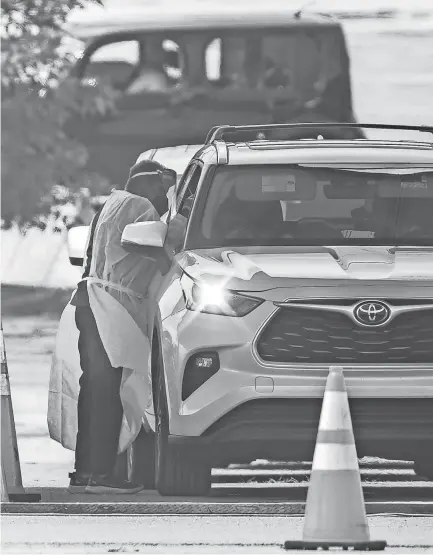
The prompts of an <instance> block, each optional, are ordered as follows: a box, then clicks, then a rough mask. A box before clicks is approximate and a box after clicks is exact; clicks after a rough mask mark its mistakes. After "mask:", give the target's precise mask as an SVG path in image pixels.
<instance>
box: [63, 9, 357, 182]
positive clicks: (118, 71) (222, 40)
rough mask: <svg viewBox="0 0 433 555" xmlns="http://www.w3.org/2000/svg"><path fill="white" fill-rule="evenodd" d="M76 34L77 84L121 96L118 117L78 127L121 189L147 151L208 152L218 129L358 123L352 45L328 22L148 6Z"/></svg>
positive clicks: (269, 12)
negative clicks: (186, 148) (197, 147)
mask: <svg viewBox="0 0 433 555" xmlns="http://www.w3.org/2000/svg"><path fill="white" fill-rule="evenodd" d="M69 31H70V32H71V34H72V35H74V37H75V38H78V39H80V40H82V41H84V44H83V54H82V56H81V57H80V59H79V61H78V63H77V65H76V68H75V73H76V76H77V77H79V78H80V79H84V80H85V82H87V83H88V84H89V85H90V86H92V85H94V84H95V83H97V82H106V83H108V84H110V85H111V86H112V87H114V88H115V89H117V91H118V92H119V98H118V100H117V113H116V114H115V115H111V116H107V117H101V118H100V119H99V120H98V121H94V120H86V121H77V120H75V121H74V122H71V124H70V131H71V132H72V134H73V135H74V136H76V137H77V138H79V139H80V140H81V142H83V143H84V144H85V145H86V146H88V148H89V150H90V161H89V169H91V170H94V171H98V172H100V173H102V174H104V175H105V176H107V177H109V178H110V179H111V180H112V182H113V183H114V184H118V183H123V181H124V179H125V175H127V171H128V168H129V167H130V165H131V164H132V163H133V162H134V161H135V159H136V158H137V155H138V154H139V153H140V152H142V151H143V150H146V149H149V148H160V147H165V146H174V145H178V144H200V143H203V142H204V140H205V138H206V133H207V131H208V130H209V129H210V128H211V127H213V126H215V125H221V124H230V125H245V124H266V123H272V122H299V121H313V122H315V121H319V122H320V121H334V122H352V121H353V120H354V116H353V109H352V94H351V83H350V70H349V57H348V53H347V47H346V42H345V37H344V34H343V31H342V28H341V25H340V23H339V22H337V21H335V20H334V19H332V18H330V17H328V16H325V15H314V14H308V15H305V14H303V13H300V12H298V13H294V12H293V11H292V10H289V9H288V8H285V7H281V6H279V7H278V9H276V8H275V7H273V6H266V3H264V4H263V5H261V6H255V5H253V6H251V9H249V11H247V12H245V10H244V9H239V7H236V6H234V7H230V6H225V7H224V11H222V10H220V9H219V8H218V7H217V6H215V7H212V5H210V6H203V5H202V4H201V5H200V11H199V12H197V7H194V6H192V7H191V6H189V7H184V6H176V7H173V9H171V10H170V12H169V13H167V12H163V13H162V12H161V10H160V9H156V8H152V7H148V6H144V7H142V8H140V10H137V11H136V12H127V11H121V12H116V13H115V12H111V13H110V11H108V10H107V11H106V12H104V11H102V13H101V16H100V17H98V19H95V20H93V21H92V19H91V18H90V17H86V18H83V20H82V21H80V20H76V21H75V22H74V21H71V22H70V24H69Z"/></svg>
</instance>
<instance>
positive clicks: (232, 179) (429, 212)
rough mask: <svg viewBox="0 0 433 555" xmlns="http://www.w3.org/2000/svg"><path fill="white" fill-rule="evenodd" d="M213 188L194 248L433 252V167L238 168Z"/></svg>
mask: <svg viewBox="0 0 433 555" xmlns="http://www.w3.org/2000/svg"><path fill="white" fill-rule="evenodd" d="M432 169H433V168H432ZM409 172H410V173H409ZM204 186H206V184H205V185H204ZM207 186H208V191H207V194H206V192H205V191H202V193H203V195H202V198H201V199H198V200H199V201H201V202H198V203H197V207H196V209H195V210H194V213H193V215H192V221H191V226H190V232H189V238H188V248H210V247H229V246H232V247H235V246H242V247H243V246H245V247H250V246H292V245H293V246H296V245H299V246H303V245H308V246H324V245H335V246H340V245H387V246H399V245H420V246H433V217H432V216H433V171H432V170H429V169H422V168H420V169H418V170H417V169H410V170H408V169H406V170H394V171H393V170H386V169H383V170H378V169H375V170H368V169H365V170H341V169H329V168H306V167H300V166H293V165H290V166H289V165H284V166H269V165H268V166H248V167H241V166H238V167H233V166H232V167H225V168H221V167H220V168H217V169H216V171H215V175H214V177H213V179H212V180H211V182H208V184H207Z"/></svg>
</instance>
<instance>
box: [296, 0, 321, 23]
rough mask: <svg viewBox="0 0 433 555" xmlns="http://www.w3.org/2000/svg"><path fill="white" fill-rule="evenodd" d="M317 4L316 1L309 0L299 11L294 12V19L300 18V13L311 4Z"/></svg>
mask: <svg viewBox="0 0 433 555" xmlns="http://www.w3.org/2000/svg"><path fill="white" fill-rule="evenodd" d="M316 2H317V0H310V1H309V2H307V3H306V4H304V5H303V6H302V7H301V9H300V10H298V11H297V12H295V18H296V19H299V18H300V17H301V14H302V12H303V11H304V10H305V9H307V8H309V7H310V6H312V5H313V4H315V3H316Z"/></svg>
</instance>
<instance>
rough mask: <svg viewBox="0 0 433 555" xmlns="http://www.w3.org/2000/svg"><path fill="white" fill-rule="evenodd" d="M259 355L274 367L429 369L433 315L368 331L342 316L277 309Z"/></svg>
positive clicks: (414, 314)
mask: <svg viewBox="0 0 433 555" xmlns="http://www.w3.org/2000/svg"><path fill="white" fill-rule="evenodd" d="M257 352H258V355H259V356H260V358H261V359H262V360H263V361H266V362H275V363H307V364H308V363H310V364H335V363H356V364H386V363H412V364H417V363H418V364H421V363H433V309H432V310H415V311H411V312H406V313H403V314H399V315H398V316H396V317H395V318H394V319H393V320H391V322H390V323H389V324H387V325H386V326H384V327H381V328H374V329H373V328H371V329H369V328H363V327H360V326H358V325H357V324H356V323H355V322H354V321H353V320H351V318H350V317H349V316H348V315H346V314H343V313H340V312H331V311H328V310H326V309H325V310H310V309H303V308H299V307H295V306H291V307H287V308H280V309H279V310H278V312H277V313H276V314H275V316H274V317H273V318H272V319H271V320H270V321H269V322H268V324H267V325H266V327H265V328H264V330H263V331H262V333H261V334H260V336H259V338H258V341H257Z"/></svg>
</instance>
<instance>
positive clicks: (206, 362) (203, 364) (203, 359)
mask: <svg viewBox="0 0 433 555" xmlns="http://www.w3.org/2000/svg"><path fill="white" fill-rule="evenodd" d="M214 362H215V361H214V358H213V357H209V356H200V357H197V358H196V359H195V360H194V364H195V366H196V367H197V368H211V367H212V365H213V364H214Z"/></svg>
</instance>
